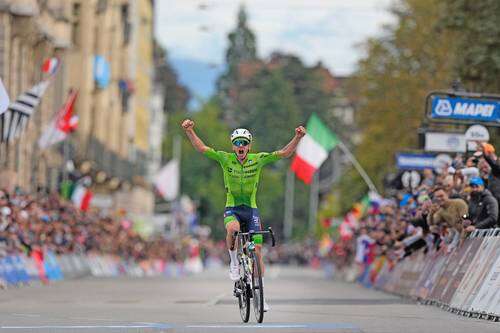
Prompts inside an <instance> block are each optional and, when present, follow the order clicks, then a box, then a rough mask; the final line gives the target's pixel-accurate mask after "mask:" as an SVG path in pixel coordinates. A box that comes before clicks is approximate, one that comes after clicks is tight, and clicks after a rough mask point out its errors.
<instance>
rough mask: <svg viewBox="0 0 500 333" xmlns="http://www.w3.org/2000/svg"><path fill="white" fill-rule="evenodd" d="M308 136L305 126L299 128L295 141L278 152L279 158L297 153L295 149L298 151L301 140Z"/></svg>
mask: <svg viewBox="0 0 500 333" xmlns="http://www.w3.org/2000/svg"><path fill="white" fill-rule="evenodd" d="M304 135H306V129H305V128H304V126H299V127H297V128H296V129H295V136H294V137H293V139H292V140H291V141H290V142H289V143H288V144H287V145H286V146H285V147H283V148H281V149H280V150H278V151H277V152H276V153H277V154H278V156H279V157H282V158H284V157H290V156H292V154H293V153H294V152H295V149H297V145H298V144H299V142H300V139H302V137H304Z"/></svg>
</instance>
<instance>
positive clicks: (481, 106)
mask: <svg viewBox="0 0 500 333" xmlns="http://www.w3.org/2000/svg"><path fill="white" fill-rule="evenodd" d="M431 118H434V119H456V120H466V121H473V122H495V123H500V102H498V101H492V100H486V99H475V98H461V97H444V96H432V97H431Z"/></svg>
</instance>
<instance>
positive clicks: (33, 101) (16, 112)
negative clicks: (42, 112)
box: [0, 80, 50, 142]
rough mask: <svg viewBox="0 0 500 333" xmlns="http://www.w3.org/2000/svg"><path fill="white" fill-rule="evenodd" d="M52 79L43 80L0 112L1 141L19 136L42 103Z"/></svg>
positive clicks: (8, 140)
mask: <svg viewBox="0 0 500 333" xmlns="http://www.w3.org/2000/svg"><path fill="white" fill-rule="evenodd" d="M49 83H50V81H49V80H45V81H41V82H39V83H38V84H36V85H34V86H33V87H32V88H31V89H30V90H28V91H25V92H24V93H22V94H21V95H19V97H18V98H17V99H16V100H15V101H14V102H12V103H10V104H9V107H8V109H7V111H5V112H4V113H2V114H0V141H1V142H10V141H12V140H13V139H15V138H18V137H19V136H20V135H21V133H22V132H23V131H24V129H25V128H26V125H27V124H28V120H29V118H30V117H31V115H32V114H33V112H34V111H35V108H36V107H37V106H38V104H40V100H41V98H42V95H43V94H44V93H45V90H47V87H48V86H49Z"/></svg>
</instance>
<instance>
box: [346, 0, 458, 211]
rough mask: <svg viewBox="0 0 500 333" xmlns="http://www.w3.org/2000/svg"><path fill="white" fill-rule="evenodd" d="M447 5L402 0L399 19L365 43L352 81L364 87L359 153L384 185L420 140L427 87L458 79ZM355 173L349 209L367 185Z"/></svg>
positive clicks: (349, 186) (350, 184)
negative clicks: (402, 154) (398, 158)
mask: <svg viewBox="0 0 500 333" xmlns="http://www.w3.org/2000/svg"><path fill="white" fill-rule="evenodd" d="M443 10H444V8H443V4H442V2H441V1H439V0H404V1H401V2H400V3H399V4H398V5H396V6H395V7H394V8H393V9H392V12H393V13H394V15H396V17H397V23H396V24H395V25H394V26H392V27H388V28H387V29H386V34H385V36H383V37H381V38H377V39H370V40H368V41H367V42H366V43H365V45H364V46H365V48H366V54H367V56H366V57H364V58H363V59H361V61H360V62H359V63H358V68H357V71H356V73H355V75H354V79H353V81H352V82H351V84H352V85H353V86H354V87H355V89H356V91H358V92H359V110H358V117H357V120H358V126H360V129H361V131H362V141H361V143H360V145H359V146H358V147H357V148H356V156H357V158H358V160H359V161H360V163H361V164H362V165H363V166H364V167H365V169H366V170H367V172H368V173H369V175H370V176H371V177H372V178H373V179H374V181H375V182H376V185H377V186H378V187H379V188H382V186H381V185H382V179H383V177H384V175H385V174H386V173H387V172H388V171H389V170H390V169H391V166H392V165H394V163H393V158H394V154H395V152H397V151H398V150H401V149H408V147H415V146H416V143H417V128H418V127H419V126H420V125H421V122H422V120H423V113H424V112H423V108H424V103H425V97H426V95H427V93H428V92H429V91H430V90H432V89H440V88H446V87H448V86H449V84H450V82H451V81H452V79H453V67H454V55H453V52H450V50H455V44H454V43H455V42H456V38H454V34H453V32H450V31H448V30H446V29H442V28H441V27H440V21H441V18H442V13H443ZM350 175H351V176H350V177H348V176H349V174H348V175H347V176H346V177H343V178H344V179H343V181H342V184H341V189H342V196H341V198H342V200H343V209H344V210H345V209H347V208H349V206H350V205H352V203H353V202H355V200H357V199H359V198H361V196H362V195H363V192H365V191H366V190H367V189H366V186H364V185H363V183H362V180H361V179H360V178H359V177H358V176H355V175H354V174H353V173H350ZM355 184H356V185H355Z"/></svg>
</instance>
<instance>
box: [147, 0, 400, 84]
mask: <svg viewBox="0 0 500 333" xmlns="http://www.w3.org/2000/svg"><path fill="white" fill-rule="evenodd" d="M393 1H395V0H247V1H238V0H205V1H203V0H157V1H156V8H155V13H156V25H155V34H156V37H157V39H158V40H159V42H160V44H161V45H163V46H164V47H166V48H167V50H168V52H169V57H170V59H171V61H172V63H173V65H174V67H176V69H177V70H178V71H179V74H180V77H181V81H184V82H183V83H185V84H187V85H188V86H190V87H191V86H193V84H195V83H197V84H198V85H200V83H201V82H194V81H196V79H194V81H193V78H192V75H186V71H188V72H190V74H192V70H189V69H190V68H186V63H191V64H195V63H196V64H204V66H206V68H205V69H203V70H202V72H204V73H203V74H202V73H200V78H201V77H202V76H203V77H204V76H205V72H206V73H207V75H208V76H210V77H213V76H216V74H217V73H218V72H220V71H221V70H222V66H221V64H223V63H224V55H225V50H226V47H227V34H228V32H229V31H231V30H232V29H233V28H234V27H235V25H236V16H237V12H238V8H239V6H240V5H241V4H244V5H245V7H246V9H247V13H248V18H249V26H250V28H251V29H252V30H253V31H254V32H255V34H256V38H257V52H258V55H259V56H260V57H264V58H265V57H267V56H269V55H270V54H271V53H272V52H273V51H278V50H279V51H281V52H285V53H293V54H296V55H298V56H299V57H301V58H302V60H303V61H304V62H305V63H306V64H307V65H314V64H316V63H317V62H318V61H321V62H322V63H323V64H324V65H326V66H327V67H328V68H329V69H330V70H331V71H332V73H334V74H335V75H348V74H350V73H352V72H353V70H354V69H355V66H356V62H357V60H358V59H359V58H360V57H361V56H362V55H363V49H362V48H361V47H359V45H360V43H362V42H363V41H364V40H366V38H368V37H371V36H377V35H380V34H381V33H382V26H383V25H384V24H388V23H392V22H393V20H394V19H393V17H392V16H391V14H390V13H389V12H388V10H387V9H388V8H389V7H390V5H391V3H393ZM179 62H182V63H181V64H179ZM186 76H190V78H189V79H188V78H186ZM187 81H189V82H187ZM209 81H210V79H209ZM212 83H213V82H212Z"/></svg>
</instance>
